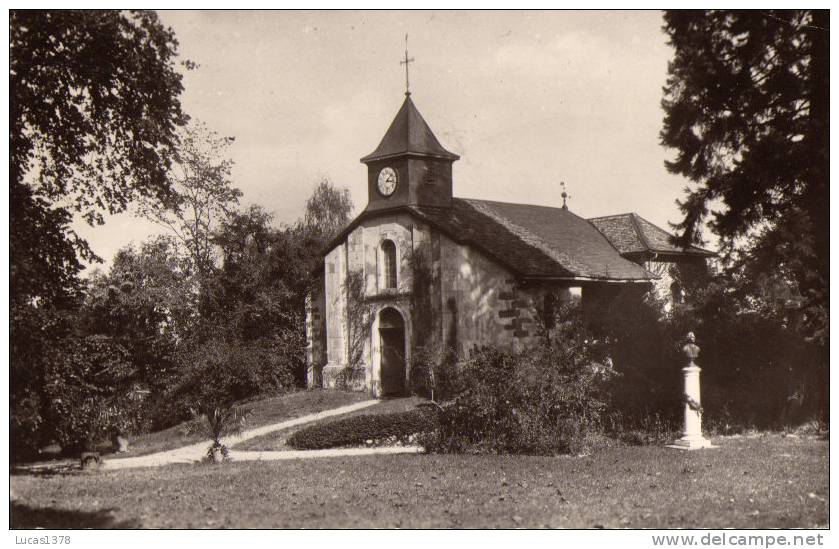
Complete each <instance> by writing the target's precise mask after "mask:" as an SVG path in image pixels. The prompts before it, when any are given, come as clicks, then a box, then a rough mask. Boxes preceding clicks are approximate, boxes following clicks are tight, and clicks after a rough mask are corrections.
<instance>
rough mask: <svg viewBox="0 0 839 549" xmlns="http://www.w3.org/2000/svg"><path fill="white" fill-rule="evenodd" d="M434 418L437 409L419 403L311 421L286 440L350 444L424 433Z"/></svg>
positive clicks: (305, 444) (309, 445)
mask: <svg viewBox="0 0 839 549" xmlns="http://www.w3.org/2000/svg"><path fill="white" fill-rule="evenodd" d="M437 421H438V420H437V410H436V409H434V408H432V407H429V406H423V407H421V408H417V409H414V410H409V411H407V412H396V413H392V414H367V415H359V416H354V417H348V418H345V419H339V420H337V421H332V422H329V423H324V424H321V425H313V426H311V427H306V428H305V429H301V430H299V431H297V432H296V433H294V434H293V435H291V436H290V437H289V438H288V440H287V441H286V442H287V444H288V445H289V446H291V447H292V448H298V449H300V450H321V449H323V448H336V447H339V446H354V445H357V444H364V443H365V442H366V441H368V440H374V441H379V440H381V439H384V438H388V437H397V438H401V437H408V436H410V435H413V434H416V433H426V432H429V431H432V430H434V429H435V428H436V426H437Z"/></svg>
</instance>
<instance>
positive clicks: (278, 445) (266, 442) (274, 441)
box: [233, 397, 428, 451]
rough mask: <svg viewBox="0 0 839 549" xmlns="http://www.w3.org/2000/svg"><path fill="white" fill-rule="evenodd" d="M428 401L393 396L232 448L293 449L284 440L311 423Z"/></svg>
mask: <svg viewBox="0 0 839 549" xmlns="http://www.w3.org/2000/svg"><path fill="white" fill-rule="evenodd" d="M423 402H428V400H426V399H424V398H419V397H405V398H394V399H387V400H382V401H380V402H378V403H377V404H374V405H373V406H371V407H370V408H363V409H361V410H356V411H355V412H350V413H349V414H342V415H340V416H335V417H329V418H326V419H322V420H320V421H315V422H312V423H307V424H306V425H303V426H298V427H293V428H291V429H284V430H282V431H274V432H273V433H268V434H267V435H262V436H261V437H254V438H251V439H248V440H245V441H242V442H240V443H239V444H237V445H235V446H233V449H234V450H280V451H284V450H294V448H291V447H290V446H287V445H286V443H285V441H286V439H287V438H288V437H289V436H291V434H292V433H293V432H295V431H299V430H300V429H305V428H306V427H310V426H312V425H320V424H323V423H327V424H328V423H332V422H334V421H338V420H343V419H346V418H348V417H353V416H362V415H374V414H390V413H394V412H406V411H408V410H412V409H414V408H416V407H417V405H419V404H421V403H423Z"/></svg>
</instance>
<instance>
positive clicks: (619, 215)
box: [588, 212, 635, 221]
mask: <svg viewBox="0 0 839 549" xmlns="http://www.w3.org/2000/svg"><path fill="white" fill-rule="evenodd" d="M633 214H635V212H626V213H620V214H611V215H598V216H596V217H589V218H588V220H589V221H591V220H593V219H611V218H613V217H626V216H628V215H633Z"/></svg>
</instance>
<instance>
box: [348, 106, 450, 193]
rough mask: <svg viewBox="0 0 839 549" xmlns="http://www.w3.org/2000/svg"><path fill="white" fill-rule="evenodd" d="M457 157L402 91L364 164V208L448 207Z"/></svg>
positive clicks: (363, 159) (363, 160) (364, 159)
mask: <svg viewBox="0 0 839 549" xmlns="http://www.w3.org/2000/svg"><path fill="white" fill-rule="evenodd" d="M459 158H460V157H459V156H458V155H456V154H454V153H451V152H449V151H447V150H446V149H444V148H443V146H442V145H441V144H440V142H439V141H438V140H437V138H436V137H435V136H434V133H433V132H432V131H431V128H429V127H428V124H427V123H426V122H425V120H424V119H423V117H422V115H421V114H420V113H419V111H418V110H417V108H416V106H415V105H414V102H413V101H412V100H411V92H410V91H408V92H406V93H405V101H404V102H403V103H402V107H401V108H400V109H399V112H398V113H396V117H395V118H394V119H393V122H391V124H390V127H389V128H388V130H387V132H386V133H385V136H384V137H383V138H382V141H381V143H379V146H378V147H376V150H375V151H373V152H372V153H370V154H368V155H367V156H365V157H364V158H362V159H361V162H363V163H364V164H366V165H367V187H368V202H367V208H366V209H367V210H383V209H388V208H394V207H397V206H406V205H411V206H432V207H440V208H448V207H451V204H452V163H453V162H454V161H455V160H457V159H459Z"/></svg>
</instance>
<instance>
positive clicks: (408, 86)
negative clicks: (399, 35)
mask: <svg viewBox="0 0 839 549" xmlns="http://www.w3.org/2000/svg"><path fill="white" fill-rule="evenodd" d="M413 62H414V58H413V57H410V58H409V57H408V34H407V33H406V34H405V59H403V60H402V61H400V62H399V64H400V65H405V95H411V82H410V80H408V63H413Z"/></svg>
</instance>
